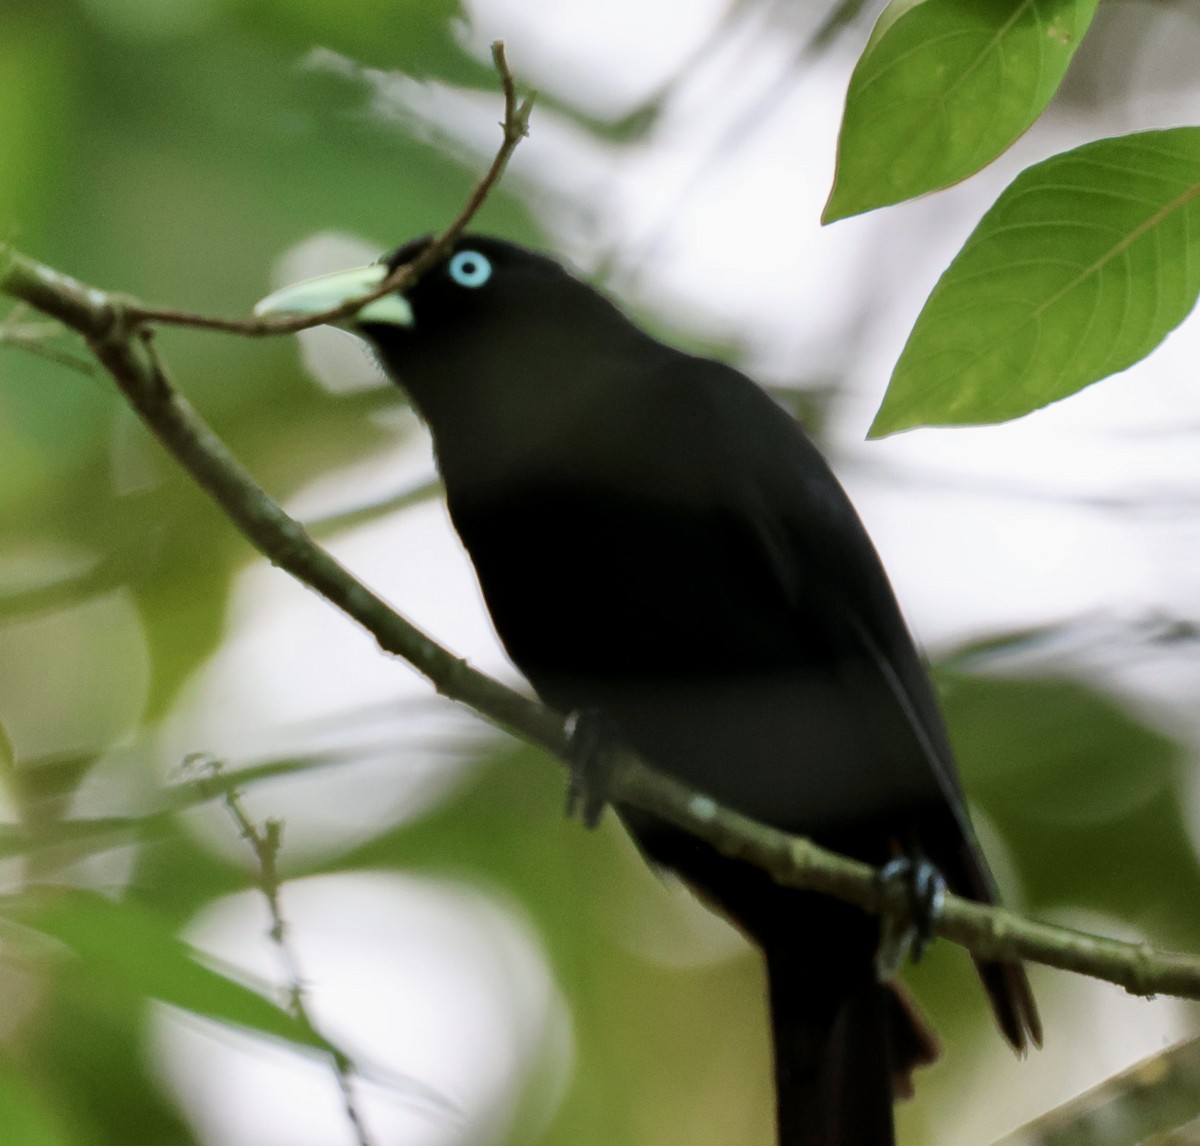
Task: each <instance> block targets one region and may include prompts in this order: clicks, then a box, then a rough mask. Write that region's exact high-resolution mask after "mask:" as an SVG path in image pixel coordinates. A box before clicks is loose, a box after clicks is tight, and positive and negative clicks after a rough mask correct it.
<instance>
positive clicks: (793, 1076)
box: [767, 947, 939, 1146]
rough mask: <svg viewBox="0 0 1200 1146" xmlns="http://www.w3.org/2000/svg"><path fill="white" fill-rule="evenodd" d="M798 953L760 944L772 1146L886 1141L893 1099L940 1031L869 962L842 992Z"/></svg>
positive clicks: (934, 1051) (885, 1145)
mask: <svg viewBox="0 0 1200 1146" xmlns="http://www.w3.org/2000/svg"><path fill="white" fill-rule="evenodd" d="M795 955H796V952H795V949H794V948H791V949H790V950H789V948H787V947H785V948H783V949H782V950H781V949H777V948H775V949H771V948H769V949H768V950H767V977H768V983H769V990H770V1002H771V1027H772V1034H773V1037H774V1042H775V1086H776V1098H777V1103H778V1112H779V1146H893V1144H894V1141H895V1138H894V1132H893V1127H892V1102H893V1100H894V1099H895V1098H906V1097H909V1096H910V1095H911V1094H912V1079H911V1075H912V1072H913V1070H915V1069H916V1068H917V1067H919V1066H924V1065H927V1064H929V1063H932V1062H933V1061H935V1060H936V1058H937V1057H938V1054H939V1047H938V1042H937V1036H936V1035H934V1033H933V1031H932V1029H931V1028H930V1026H929V1024H928V1023H927V1022H926V1021H925V1019H924V1018H923V1017H922V1015H921V1013H920V1011H919V1010H918V1009H917V1006H916V1004H915V1003H914V1002H913V1001H912V1000H911V998H910V997H909V996H908V995H907V993H905V992H904V990H903V988H901V987H900V986H899V985H898V984H891V983H880V982H878V981H877V980H876V979H875V978H874V975H873V972H872V969H871V967H870V965H869V964H868V965H867V966H866V967H864V968H863V971H864V973H863V974H862V976H861V977H859V978H858V979H857V981H855V982H854V983H853V984H852V985H851V986H850V988H849V990H839V989H838V987H835V986H834V985H833V984H832V983H831V984H829V986H830V987H831V988H832V989H831V990H830V991H828V992H824V991H822V990H821V987H820V984H816V989H815V990H814V981H813V976H812V974H811V972H812V970H813V969H812V968H811V967H808V966H806V960H805V959H804V958H803V957H802V956H801V957H800V958H796V957H794V956H795ZM844 970H845V968H843V969H842V971H843V973H844ZM842 982H843V983H844V982H845V980H844V979H843V980H842Z"/></svg>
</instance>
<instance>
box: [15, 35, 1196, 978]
mask: <svg viewBox="0 0 1200 1146" xmlns="http://www.w3.org/2000/svg"><path fill="white" fill-rule="evenodd" d="M496 58H497V66H498V67H499V68H500V70H501V74H502V77H505V100H506V115H505V137H504V143H503V145H502V146H501V149H500V152H499V153H498V154H497V157H496V159H495V160H494V161H493V163H492V166H491V168H490V169H489V172H488V174H487V175H486V176H485V178H484V180H483V181H481V183H480V184H479V186H478V187H477V188H476V191H475V193H474V194H473V195H472V196H471V199H470V201H469V202H468V204H467V206H466V207H465V208H464V209H463V211H462V212H461V213H460V215H459V217H458V218H457V219H456V220H455V222H454V223H453V224H452V225H451V226H450V227H448V228H447V229H446V231H445V232H443V234H442V236H441V237H440V238H439V240H438V241H437V242H438V243H439V244H442V246H443V249H444V247H445V246H446V245H448V244H449V242H450V241H452V237H453V235H455V234H456V233H457V231H459V230H461V228H462V227H464V226H466V224H467V222H469V220H470V218H471V217H472V215H473V213H474V212H475V211H476V210H477V209H478V207H479V205H480V204H481V203H482V202H483V200H484V198H485V197H486V195H487V194H488V192H489V191H490V189H491V188H492V187H493V186H494V184H495V181H496V179H497V178H499V174H500V172H502V171H503V168H504V164H505V163H506V162H507V158H508V155H509V154H511V151H512V148H513V146H515V144H516V142H517V140H518V139H519V138H520V135H521V134H523V133H524V131H525V127H526V125H525V118H524V117H527V115H528V109H529V100H526V101H525V103H524V104H522V105H520V107H518V106H517V105H516V98H515V95H514V94H513V91H512V86H511V83H512V81H511V77H510V76H508V73H507V66H506V65H505V64H504V56H503V51H502V49H501V48H499V47H497V49H496ZM448 237H449V238H448ZM434 249H435V248H432V247H431V248H427V251H433V250H434ZM423 257H424V256H421V257H418V259H417V260H415V261H414V262H413V263H412V264H409V266H408V267H406V268H401V270H403V271H405V273H406V274H410V275H415V274H416V273H417V271H415V270H414V268H416V267H418V264H420V263H421V262H422V259H423ZM431 257H434V256H431ZM399 274H400V271H399V270H398V271H397V277H398V276H399ZM405 281H409V280H407V279H406V280H405ZM388 289H391V288H390V287H389V288H388ZM0 292H2V293H6V294H9V295H11V296H13V297H15V298H18V299H21V300H23V301H25V302H26V303H28V304H29V305H30V306H32V307H34V308H35V309H37V310H39V311H41V312H42V313H44V314H47V315H49V316H51V317H53V318H56V319H58V320H59V321H60V322H62V323H63V324H64V325H66V326H69V327H71V328H72V329H73V330H76V331H78V332H79V333H80V334H82V335H83V336H84V338H85V339H86V340H87V342H88V345H89V347H90V348H91V350H92V352H93V353H94V354H95V356H96V357H97V358H98V359H99V361H100V362H101V363H102V364H103V366H104V367H105V369H106V370H107V371H108V373H109V374H110V375H111V376H112V378H113V379H114V381H115V382H116V384H117V386H118V388H119V389H120V390H121V392H122V394H124V396H125V398H126V399H127V400H128V402H129V404H130V405H131V406H132V407H133V408H134V410H135V411H136V412H137V413H138V415H139V416H140V417H141V419H142V421H143V422H145V424H146V425H147V427H148V428H149V429H150V431H151V432H152V433H153V434H154V435H155V436H156V437H157V438H158V439H159V441H160V442H162V444H163V445H164V446H165V447H166V449H167V450H168V451H169V452H170V453H171V454H172V455H173V456H174V457H175V459H176V460H177V461H178V462H179V463H180V465H182V466H183V467H184V469H186V470H187V471H188V472H189V473H190V474H191V475H192V477H193V478H194V479H195V481H196V482H197V483H198V484H199V485H200V486H202V487H203V488H204V489H205V490H206V491H207V492H208V494H209V495H210V496H211V497H212V498H213V500H214V501H216V502H217V504H218V505H219V506H220V507H221V508H222V509H223V510H224V512H225V513H226V515H227V516H228V517H229V519H230V520H231V521H232V522H233V523H234V525H236V526H237V528H238V529H239V530H240V531H241V532H242V534H243V535H244V536H245V537H246V539H247V540H248V541H249V542H250V543H251V544H252V545H253V546H254V547H255V548H256V549H258V550H259V552H261V553H262V554H263V555H264V556H265V557H266V558H267V559H268V560H270V561H271V562H272V563H273V564H275V565H277V566H279V567H280V568H281V569H283V570H285V571H286V572H288V573H290V574H291V575H292V576H293V577H295V578H296V579H297V580H299V581H301V582H303V583H304V584H306V585H308V586H309V587H310V588H312V589H314V590H316V591H317V592H318V593H320V594H321V595H322V596H323V597H325V598H326V599H327V600H328V601H330V602H331V603H332V604H334V605H335V606H337V608H339V609H340V610H341V611H342V612H344V613H345V614H346V615H347V616H349V617H351V618H353V619H354V620H355V621H357V622H358V623H359V624H360V625H362V626H363V628H365V629H366V630H367V631H368V632H369V633H371V635H372V636H373V637H374V638H375V640H376V642H377V643H378V644H379V646H380V648H382V649H383V650H384V651H386V652H388V653H392V654H395V655H396V656H399V657H401V658H403V659H404V660H406V661H407V662H408V663H409V664H411V665H412V666H413V667H414V668H415V669H416V670H417V671H418V672H420V673H421V674H422V675H423V676H425V677H426V678H427V679H428V680H429V681H430V682H431V683H432V684H433V686H434V687H435V688H436V689H437V690H438V691H439V692H440V693H442V694H443V695H444V696H447V697H449V698H451V699H453V700H456V701H459V702H461V703H463V704H465V705H468V706H469V707H470V708H472V709H473V710H474V711H475V712H477V713H478V714H479V715H481V716H483V717H484V718H485V719H487V720H489V721H491V722H492V723H493V724H495V725H498V726H499V727H501V728H504V729H506V730H508V731H510V732H512V733H513V734H515V735H517V736H519V737H521V738H522V739H524V740H526V741H527V742H529V743H530V744H534V745H536V746H538V747H541V748H543V749H545V750H546V751H547V752H549V753H551V754H552V755H554V756H556V757H557V758H558V759H560V760H562V761H569V757H570V747H571V744H570V737H569V735H568V731H567V729H566V727H565V724H564V720H563V717H562V716H561V715H560V714H558V713H556V712H553V711H551V710H550V709H548V708H546V707H545V706H543V705H541V704H538V703H537V702H535V701H533V700H530V699H529V698H528V697H525V696H522V695H521V694H520V693H517V692H514V691H513V690H512V689H509V688H507V687H505V686H504V685H502V684H500V683H499V682H497V681H495V680H492V679H491V678H490V677H488V676H486V675H484V674H483V673H480V672H478V671H476V670H475V669H473V668H471V667H470V666H469V665H468V664H467V663H466V662H465V661H463V660H461V659H459V658H457V657H455V656H453V655H452V654H451V653H450V652H448V651H447V650H446V649H444V648H442V647H441V646H440V645H438V644H437V643H436V642H435V641H433V640H432V639H431V638H430V637H429V636H428V635H427V634H425V633H424V632H422V631H421V630H420V629H419V628H417V627H416V626H415V625H413V624H412V623H411V622H410V621H408V620H407V619H406V618H405V617H403V616H402V615H401V614H400V613H398V612H396V611H395V610H394V609H392V608H391V607H390V606H389V605H388V604H387V603H386V602H385V601H383V600H382V599H381V598H380V597H379V596H378V595H377V594H376V593H374V592H373V591H372V590H371V589H369V588H368V587H367V586H366V585H364V584H363V583H362V582H360V581H358V580H357V579H355V578H354V577H353V576H352V575H351V574H350V573H349V572H348V571H347V570H346V569H344V568H343V567H342V566H341V565H340V564H339V563H338V562H337V561H335V560H334V559H333V558H332V557H331V556H330V555H329V554H328V553H326V552H325V551H324V550H322V549H321V548H320V547H318V546H317V545H316V544H315V543H314V542H313V541H312V539H311V537H310V536H309V535H308V533H307V532H306V531H305V529H304V527H303V526H302V525H301V524H300V523H299V522H297V521H295V520H294V519H293V518H291V517H289V516H288V515H287V514H286V513H285V512H284V511H283V509H282V508H281V507H280V506H279V505H278V504H277V503H276V502H275V501H273V500H272V499H271V498H270V497H269V496H268V495H267V494H266V493H265V492H264V491H263V490H262V489H261V488H260V487H259V486H258V485H257V484H256V483H255V481H254V480H253V478H252V477H251V476H250V474H249V473H248V472H247V471H246V469H245V468H244V467H243V466H242V465H241V464H240V463H239V462H238V461H237V459H236V458H235V457H233V455H232V454H231V453H230V452H229V450H228V449H227V448H226V447H225V445H224V444H223V443H222V442H221V441H220V439H219V438H217V436H216V435H215V434H214V433H213V431H212V430H211V429H210V428H209V427H208V426H207V425H206V424H205V423H204V421H203V420H202V419H201V418H200V416H199V415H198V414H197V413H196V411H195V410H193V409H192V407H191V406H190V404H189V403H188V402H187V400H186V399H185V398H183V397H182V396H181V395H179V394H178V393H177V392H176V391H175V389H174V388H173V386H172V385H171V382H170V379H169V378H168V376H167V372H166V369H165V367H164V365H163V363H162V362H161V361H160V359H159V357H158V355H157V353H156V351H155V348H154V343H153V337H152V333H153V332H152V329H151V327H150V326H149V325H148V324H150V323H156V322H168V323H183V324H186V325H200V326H205V327H207V328H208V329H217V330H230V331H232V332H236V333H241V334H267V333H272V334H273V333H283V332H286V331H290V330H295V329H298V328H299V327H298V325H297V324H288V323H283V324H270V325H268V324H266V323H262V322H259V321H258V320H252V321H250V322H236V321H234V320H223V319H212V320H203V321H200V322H192V321H191V318H192V317H198V316H186V315H185V316H181V315H180V313H179V312H173V311H162V310H156V309H155V308H152V307H147V306H144V305H143V304H141V303H138V302H137V301H136V300H133V299H130V298H128V297H124V296H120V295H115V294H108V293H105V292H103V291H100V290H96V289H95V288H92V287H89V286H86V285H84V284H83V283H80V282H77V281H76V280H74V279H72V278H70V277H68V276H66V275H63V274H60V273H59V272H58V271H55V270H53V269H51V268H49V267H46V266H43V265H42V264H40V263H37V262H35V261H33V260H31V259H29V258H27V257H26V256H24V255H21V254H18V253H16V252H15V251H12V250H11V249H9V248H5V247H3V246H0ZM371 297H375V296H373V295H372V296H367V298H364V299H361V300H357V301H356V303H355V304H354V305H363V304H365V302H366V301H367V300H368V298H371ZM351 309H352V308H351ZM341 313H342V310H341V308H339V309H338V311H336V312H335V311H331V312H328V313H327V314H325V315H316V316H312V317H311V318H310V319H308V320H307V321H306V322H305V323H303V324H302V325H305V326H308V325H313V324H315V323H317V322H325V321H327V320H328V319H329V318H330V317H331V316H333V315H340V314H341ZM607 794H608V796H609V797H610V798H611V799H612V800H614V801H616V802H618V803H624V804H630V805H633V806H635V807H638V808H642V809H644V810H646V811H650V812H653V813H655V814H657V815H659V816H661V817H662V818H663V819H665V820H667V821H669V822H670V823H672V824H674V825H676V826H678V827H680V828H682V829H683V830H685V831H687V832H689V833H690V834H691V835H693V836H695V837H697V838H698V839H702V840H704V841H706V842H708V843H709V844H711V845H712V846H713V847H715V848H717V849H718V850H719V851H721V852H722V853H723V854H725V855H728V856H731V857H734V858H738V859H742V860H745V861H747V862H749V863H752V864H755V865H756V866H758V867H761V868H762V869H763V870H765V871H767V872H769V873H770V874H771V875H772V876H773V877H774V878H775V879H776V880H777V881H778V882H779V883H781V884H785V885H787V886H790V887H796V888H800V889H805V890H811V891H817V892H822V893H825V894H828V895H833V896H836V897H837V898H839V899H843V900H845V901H847V902H849V903H853V904H856V905H858V906H859V907H861V908H863V909H864V910H866V911H871V912H895V913H901V912H903V911H904V910H905V909H906V907H907V904H906V902H905V896H904V892H903V890H902V889H901V888H899V887H892V886H890V885H889V886H883V885H881V883H880V881H879V879H878V873H877V872H876V871H875V869H873V868H872V867H870V866H869V865H867V864H864V863H860V862H858V861H856V860H852V859H848V858H846V857H844V856H839V855H836V854H834V853H833V852H830V851H827V850H825V849H824V848H821V847H818V846H817V845H816V844H814V843H812V842H811V841H809V840H805V839H799V838H796V837H793V836H790V835H788V834H787V833H785V832H782V831H779V830H778V829H775V828H771V827H769V826H767V825H765V824H761V823H757V822H755V821H753V820H751V819H749V818H748V817H746V816H743V815H740V814H739V813H737V812H735V811H732V810H731V809H728V808H722V807H720V806H718V805H717V804H716V803H715V802H714V801H713V800H711V799H710V798H708V797H707V796H705V795H703V794H701V793H698V792H696V791H694V790H692V789H690V788H689V787H687V786H686V785H684V784H682V783H680V782H678V781H676V780H674V779H672V778H671V777H669V776H666V775H663V774H660V773H658V772H656V771H654V770H653V769H652V768H650V767H648V766H647V765H646V764H645V763H644V762H643V761H641V760H639V759H638V758H637V757H636V756H635V755H634V754H633V753H631V752H628V751H624V750H622V751H619V752H618V753H617V758H616V759H615V761H614V764H613V774H612V780H611V784H610V786H609V790H608V793H607ZM935 931H936V933H937V934H938V935H940V936H943V937H944V938H947V939H950V940H951V941H953V942H955V943H958V944H960V945H961V946H964V947H966V948H968V949H969V950H970V951H972V952H973V953H974V954H976V955H979V956H982V957H984V958H989V959H1009V960H1017V959H1027V960H1031V961H1033V962H1038V963H1044V964H1047V965H1048V966H1052V967H1060V968H1063V969H1065V970H1069V971H1076V972H1079V973H1082V974H1087V975H1091V976H1092V977H1094V978H1098V979H1104V980H1107V981H1109V982H1112V983H1116V984H1118V985H1120V986H1123V987H1124V988H1125V989H1126V990H1128V991H1130V992H1131V993H1133V994H1137V995H1155V994H1165V995H1179V996H1183V997H1186V998H1196V999H1200V958H1196V957H1193V956H1188V955H1179V954H1172V953H1164V952H1156V951H1154V950H1152V949H1151V948H1150V947H1149V946H1148V945H1146V944H1132V943H1124V942H1119V941H1116V940H1112V939H1104V938H1099V937H1096V936H1091V935H1086V934H1083V933H1081V932H1076V931H1070V930H1067V929H1064V928H1060V927H1053V926H1049V925H1046V924H1042V923H1036V922H1033V921H1030V920H1026V919H1022V918H1020V917H1018V916H1017V915H1015V914H1013V913H1012V912H1010V911H1007V910H1004V909H1002V908H993V907H987V906H985V905H983V904H979V903H975V902H974V901H971V900H967V899H963V898H961V897H959V896H955V895H947V897H946V900H945V905H944V908H943V910H942V913H941V915H940V917H939V918H938V920H937V922H936V926H935Z"/></svg>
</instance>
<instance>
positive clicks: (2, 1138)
mask: <svg viewBox="0 0 1200 1146" xmlns="http://www.w3.org/2000/svg"><path fill="white" fill-rule="evenodd" d="M91 1141H93V1139H92V1137H91V1135H84V1134H82V1133H81V1132H80V1130H79V1128H78V1127H73V1128H71V1130H68V1128H67V1127H66V1126H65V1125H63V1119H62V1117H61V1116H60V1115H59V1114H58V1113H57V1112H56V1111H54V1110H53V1109H52V1107H51V1105H50V1104H49V1103H48V1102H47V1101H46V1099H45V1098H44V1097H43V1096H42V1095H40V1094H38V1092H37V1090H36V1089H35V1088H34V1087H33V1086H32V1085H31V1083H30V1080H29V1079H28V1078H26V1077H23V1076H22V1075H20V1074H18V1073H17V1072H16V1071H15V1070H13V1069H12V1067H11V1066H10V1065H9V1064H8V1063H7V1062H5V1061H4V1059H3V1058H0V1142H11V1143H13V1144H14V1146H84V1143H86V1142H91Z"/></svg>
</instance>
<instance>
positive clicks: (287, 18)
mask: <svg viewBox="0 0 1200 1146" xmlns="http://www.w3.org/2000/svg"><path fill="white" fill-rule="evenodd" d="M236 10H237V11H238V14H239V15H240V17H241V19H242V20H244V21H245V23H246V25H247V26H248V27H253V28H255V29H257V30H258V31H260V32H262V33H264V34H266V35H268V36H269V37H270V38H271V39H272V40H273V41H274V42H275V43H277V44H279V45H281V46H286V47H288V48H290V49H292V50H294V51H298V52H306V51H308V50H309V49H311V48H313V47H323V48H330V49H332V50H333V51H336V52H339V53H341V54H343V55H346V56H350V57H352V58H354V59H356V60H360V61H362V62H363V63H365V64H369V65H370V66H372V67H375V68H386V69H393V70H397V71H402V72H407V73H409V74H411V75H414V76H420V77H435V78H437V79H442V80H447V81H449V82H452V83H469V84H487V83H493V84H494V83H495V73H494V71H493V70H492V68H491V66H490V65H488V64H484V63H482V62H480V61H478V60H476V59H474V58H473V57H472V56H470V55H469V54H468V53H467V52H466V51H465V50H464V49H463V47H462V45H461V43H460V41H459V37H458V36H457V35H456V29H457V28H458V26H460V25H462V24H465V22H466V14H465V13H464V11H463V7H462V4H461V3H460V0H356V2H355V3H353V4H331V3H329V0H241V2H240V4H238V6H237V9H236Z"/></svg>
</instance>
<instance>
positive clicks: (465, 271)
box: [449, 251, 492, 288]
mask: <svg viewBox="0 0 1200 1146" xmlns="http://www.w3.org/2000/svg"><path fill="white" fill-rule="evenodd" d="M449 271H450V277H451V278H452V279H453V280H454V281H455V282H456V283H458V285H459V286H465V287H472V288H474V287H481V286H483V284H484V283H485V282H487V281H488V279H490V278H491V277H492V264H491V263H490V262H488V260H487V256H486V255H481V254H480V253H479V252H478V251H459V252H458V254H457V255H455V256H454V258H452V259H451V260H450V266H449Z"/></svg>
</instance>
